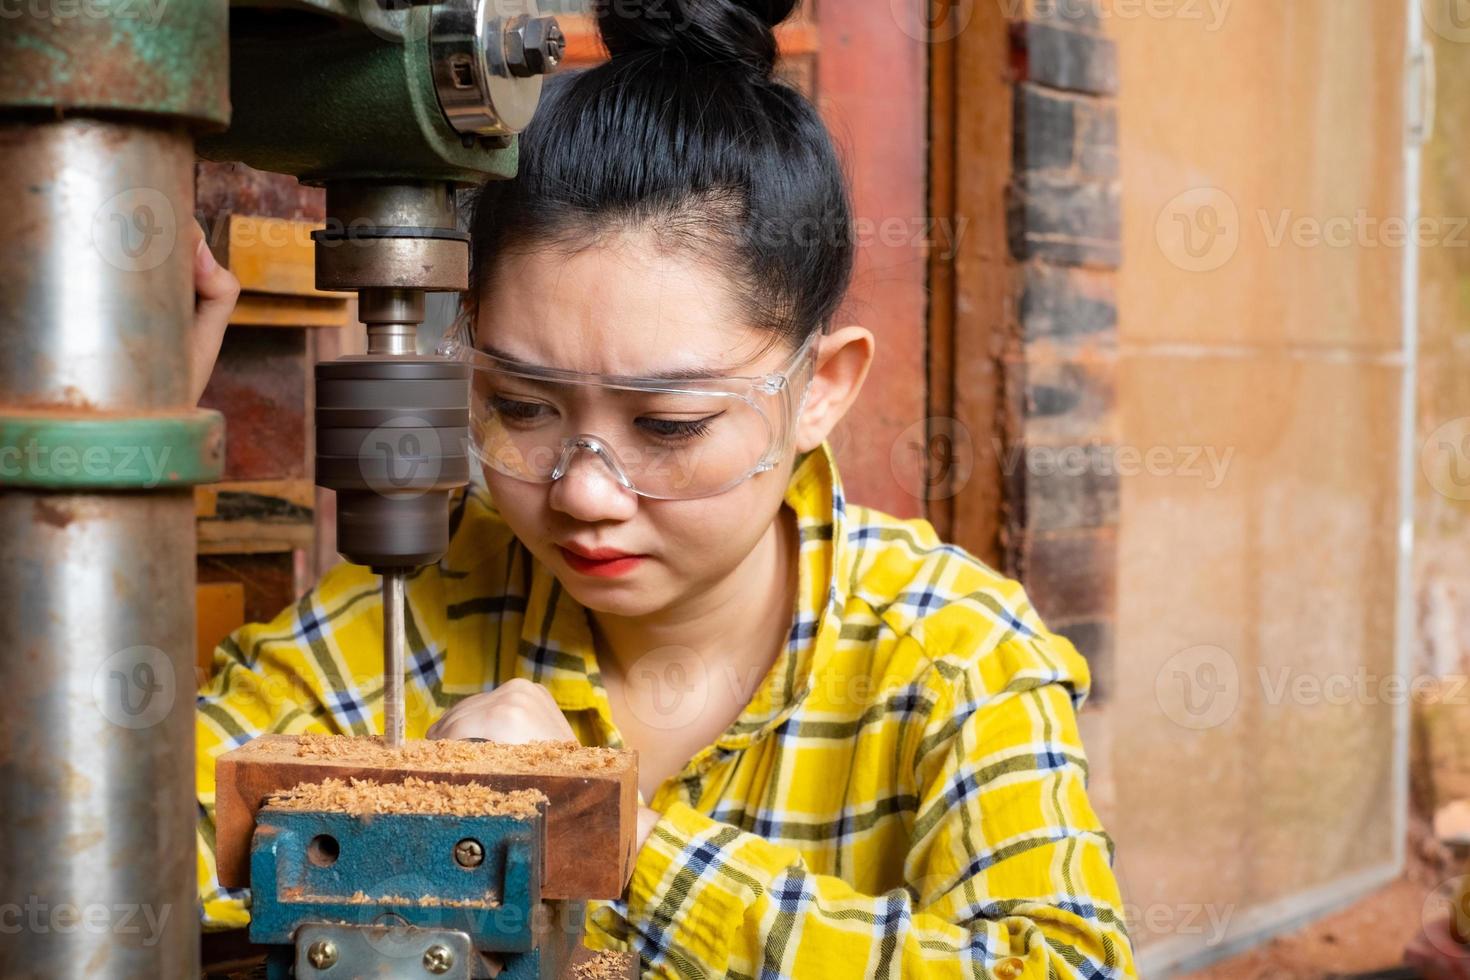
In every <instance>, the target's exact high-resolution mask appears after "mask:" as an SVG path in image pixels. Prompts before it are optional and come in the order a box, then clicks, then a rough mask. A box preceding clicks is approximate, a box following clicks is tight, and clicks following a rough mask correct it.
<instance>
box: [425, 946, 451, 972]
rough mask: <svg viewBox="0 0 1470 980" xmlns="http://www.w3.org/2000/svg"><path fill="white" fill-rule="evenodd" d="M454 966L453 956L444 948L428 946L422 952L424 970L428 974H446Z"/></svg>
mask: <svg viewBox="0 0 1470 980" xmlns="http://www.w3.org/2000/svg"><path fill="white" fill-rule="evenodd" d="M453 965H454V954H453V953H451V952H450V951H449V949H448V948H447V947H445V946H430V947H429V948H428V949H426V950H424V969H426V970H428V971H429V972H430V973H448V972H449V968H450V967H451V966H453Z"/></svg>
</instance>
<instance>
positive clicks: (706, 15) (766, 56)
mask: <svg viewBox="0 0 1470 980" xmlns="http://www.w3.org/2000/svg"><path fill="white" fill-rule="evenodd" d="M797 2H798V0H595V3H594V7H595V10H596V12H597V26H598V29H599V30H601V32H602V40H603V43H604V44H606V45H607V50H608V51H609V52H610V53H611V54H612V56H613V57H614V58H616V57H618V56H620V55H629V54H634V53H638V52H643V51H682V52H684V53H685V54H686V55H687V56H688V57H689V58H690V60H691V61H696V62H704V63H708V64H729V65H740V66H744V67H745V68H746V69H747V70H749V71H751V72H754V73H755V74H756V75H758V76H760V77H762V78H766V77H769V76H770V74H771V72H772V70H773V69H774V68H775V66H776V35H775V30H774V29H775V27H776V25H777V24H779V23H781V22H782V21H783V20H785V19H786V18H787V17H789V16H790V15H791V12H792V11H793V10H794V9H796V5H797Z"/></svg>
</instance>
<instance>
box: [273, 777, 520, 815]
mask: <svg viewBox="0 0 1470 980" xmlns="http://www.w3.org/2000/svg"><path fill="white" fill-rule="evenodd" d="M546 802H547V800H546V796H545V794H543V793H542V792H540V791H539V790H534V789H517V790H510V791H509V792H501V791H499V790H493V789H490V788H489V787H487V786H481V785H479V784H478V783H440V782H432V781H430V780H427V779H422V778H420V777H418V776H409V777H407V778H406V779H404V780H403V782H401V783H380V782H378V781H377V780H373V779H356V778H354V779H351V780H342V779H336V778H334V777H328V778H326V779H324V780H322V781H321V782H319V783H297V784H296V785H295V786H293V787H291V788H290V789H287V790H282V791H281V792H279V793H274V794H272V795H271V796H270V797H268V798H267V800H266V805H267V806H270V807H274V808H276V809H278V810H314V811H324V812H328V813H374V814H377V813H431V814H439V813H442V814H448V815H452V816H456V817H477V816H493V817H499V816H509V817H520V818H526V817H534V816H535V815H536V814H537V812H539V806H541V805H545V804H546Z"/></svg>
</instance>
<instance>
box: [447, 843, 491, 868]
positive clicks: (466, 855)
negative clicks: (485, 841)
mask: <svg viewBox="0 0 1470 980" xmlns="http://www.w3.org/2000/svg"><path fill="white" fill-rule="evenodd" d="M454 860H455V863H456V864H458V865H459V866H460V867H461V868H478V867H479V866H480V864H481V863H482V862H483V861H484V860H485V848H484V847H483V846H481V844H480V842H479V841H477V840H474V839H473V838H469V837H466V838H465V839H464V840H462V841H460V842H459V843H458V844H455V845H454Z"/></svg>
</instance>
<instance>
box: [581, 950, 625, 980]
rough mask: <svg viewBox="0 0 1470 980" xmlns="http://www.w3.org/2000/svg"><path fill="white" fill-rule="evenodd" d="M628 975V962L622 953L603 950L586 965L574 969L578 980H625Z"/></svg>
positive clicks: (582, 964)
mask: <svg viewBox="0 0 1470 980" xmlns="http://www.w3.org/2000/svg"><path fill="white" fill-rule="evenodd" d="M627 975H628V965H627V960H626V958H625V957H624V956H623V954H622V953H614V952H611V951H609V950H603V951H602V952H600V953H598V954H597V955H596V956H594V957H593V958H592V959H590V960H587V961H586V962H585V963H578V964H577V965H576V966H574V967H572V976H573V977H575V978H576V980H624V978H625V977H627Z"/></svg>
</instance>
